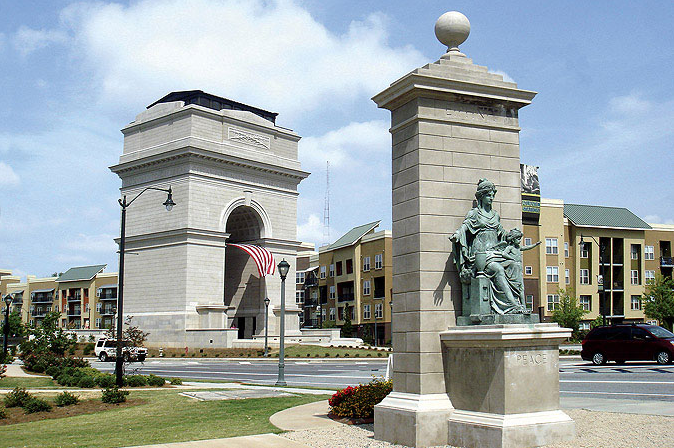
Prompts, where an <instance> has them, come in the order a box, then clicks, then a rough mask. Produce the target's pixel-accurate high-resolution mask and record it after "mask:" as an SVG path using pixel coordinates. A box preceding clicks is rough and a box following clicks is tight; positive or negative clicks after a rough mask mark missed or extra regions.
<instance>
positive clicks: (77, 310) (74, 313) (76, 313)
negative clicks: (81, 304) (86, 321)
mask: <svg viewBox="0 0 674 448" xmlns="http://www.w3.org/2000/svg"><path fill="white" fill-rule="evenodd" d="M81 315H82V309H81V308H75V309H74V310H68V316H81Z"/></svg>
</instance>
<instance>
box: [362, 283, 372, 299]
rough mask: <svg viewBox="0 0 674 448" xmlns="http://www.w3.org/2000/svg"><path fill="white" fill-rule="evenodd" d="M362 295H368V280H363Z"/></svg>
mask: <svg viewBox="0 0 674 448" xmlns="http://www.w3.org/2000/svg"><path fill="white" fill-rule="evenodd" d="M363 295H364V296H369V295H370V280H364V281H363Z"/></svg>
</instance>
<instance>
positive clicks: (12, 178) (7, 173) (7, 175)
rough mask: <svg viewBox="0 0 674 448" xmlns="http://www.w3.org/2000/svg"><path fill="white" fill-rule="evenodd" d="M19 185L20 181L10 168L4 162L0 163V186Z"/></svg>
mask: <svg viewBox="0 0 674 448" xmlns="http://www.w3.org/2000/svg"><path fill="white" fill-rule="evenodd" d="M19 183H21V179H20V178H19V175H18V174H16V173H15V172H14V170H13V169H12V167H11V166H9V165H7V164H6V163H4V162H0V186H3V185H5V186H13V185H19Z"/></svg>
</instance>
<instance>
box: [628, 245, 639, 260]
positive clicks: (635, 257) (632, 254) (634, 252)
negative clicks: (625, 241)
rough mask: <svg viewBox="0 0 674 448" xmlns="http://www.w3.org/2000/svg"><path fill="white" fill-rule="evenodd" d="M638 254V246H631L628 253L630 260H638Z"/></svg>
mask: <svg viewBox="0 0 674 448" xmlns="http://www.w3.org/2000/svg"><path fill="white" fill-rule="evenodd" d="M639 252H641V249H640V247H639V245H638V244H632V250H631V251H630V258H631V259H632V260H638V259H639Z"/></svg>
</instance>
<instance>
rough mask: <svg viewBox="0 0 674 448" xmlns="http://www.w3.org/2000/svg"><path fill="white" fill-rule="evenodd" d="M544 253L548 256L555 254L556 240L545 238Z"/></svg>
mask: <svg viewBox="0 0 674 448" xmlns="http://www.w3.org/2000/svg"><path fill="white" fill-rule="evenodd" d="M545 253H546V254H548V255H556V254H557V238H546V239H545Z"/></svg>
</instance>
